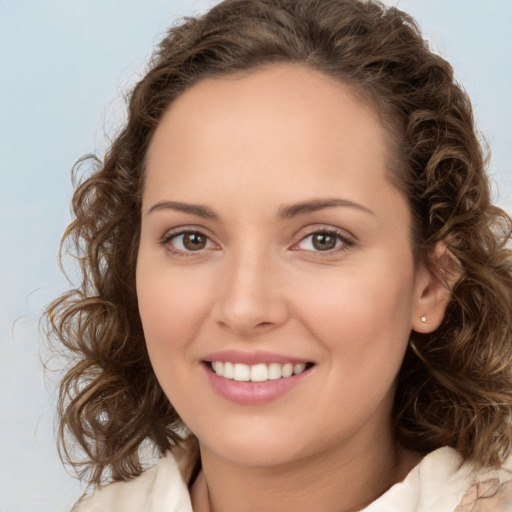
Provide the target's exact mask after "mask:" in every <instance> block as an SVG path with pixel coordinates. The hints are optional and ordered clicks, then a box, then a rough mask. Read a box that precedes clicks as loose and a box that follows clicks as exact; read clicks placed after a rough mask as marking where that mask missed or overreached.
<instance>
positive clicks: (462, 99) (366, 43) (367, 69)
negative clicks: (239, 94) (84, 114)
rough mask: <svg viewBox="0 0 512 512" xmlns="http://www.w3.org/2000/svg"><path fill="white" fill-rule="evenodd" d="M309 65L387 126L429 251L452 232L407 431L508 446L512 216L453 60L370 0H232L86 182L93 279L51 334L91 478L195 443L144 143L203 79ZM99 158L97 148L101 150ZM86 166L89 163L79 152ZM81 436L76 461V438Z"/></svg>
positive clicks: (87, 266) (180, 56) (406, 409)
mask: <svg viewBox="0 0 512 512" xmlns="http://www.w3.org/2000/svg"><path fill="white" fill-rule="evenodd" d="M283 63H286V64H297V65H301V66H306V67H309V68H310V69H313V70H317V71H319V72H321V73H323V74H325V75H327V76H330V77H332V78H334V79H335V80H337V81H338V82H341V83H343V84H345V85H346V86H348V87H349V88H350V89H351V90H352V91H353V92H354V94H356V95H357V97H358V98H360V99H361V100H362V101H365V102H367V103H369V104H370V105H371V106H372V107H373V108H374V109H375V111H376V112H377V113H378V115H379V116H380V119H381V122H382V123H383V126H384V127H385V128H386V130H387V132H388V133H389V135H390V137H389V139H390V161H389V162H388V167H389V168H390V180H391V181H392V182H393V184H395V186H397V188H398V189H399V190H401V191H402V192H403V193H404V195H405V196H406V197H407V198H408V199H409V202H410V206H411V211H412V217H413V226H412V233H411V238H412V242H411V243H412V247H413V251H414V254H415V256H416V259H417V261H418V262H419V263H420V264H422V265H426V266H429V268H431V269H432V270H433V271H436V272H437V275H438V276H439V278H441V279H443V272H444V271H443V269H436V268H435V265H433V263H432V262H431V261H430V258H429V255H431V254H433V251H434V248H435V247H436V245H437V244H438V243H439V242H442V243H444V244H445V245H446V248H447V250H448V251H449V253H450V254H452V255H453V257H454V258H455V260H454V261H456V262H457V265H458V267H457V272H459V274H460V278H459V279H458V281H457V284H456V285H455V286H454V288H453V290H452V300H451V302H450V304H449V307H448V309H447V311H446V315H445V318H444V321H443V323H442V325H441V326H440V328H439V329H437V330H436V331H435V332H434V333H432V334H428V335H420V334H417V333H414V332H413V333H412V334H411V345H410V347H409V349H408V351H407V354H406V356H405V359H404V363H403V365H402V369H401V371H400V374H399V376H398V384H397V392H396V399H395V408H394V425H395V433H396V438H397V441H398V442H399V443H401V444H402V445H403V446H405V447H407V448H410V449H412V450H415V451H419V452H428V451H431V450H433V449H435V448H438V447H440V446H444V445H448V446H452V447H454V448H456V449H457V450H458V451H459V452H460V453H461V454H462V456H463V457H464V459H466V460H473V461H476V462H477V463H479V464H486V465H487V464H488V465H497V464H499V463H500V462H501V461H502V460H503V459H504V458H505V457H506V456H507V455H508V454H509V453H510V451H511V448H512V444H511V443H512V432H511V427H510V425H511V404H512V382H511V376H510V368H511V364H512V348H511V343H510V332H511V330H510V328H511V325H512V297H511V290H512V271H511V268H512V267H511V256H510V251H509V249H508V248H507V246H506V244H507V242H508V240H509V239H510V234H511V221H510V219H509V217H508V216H507V215H506V214H505V213H504V212H503V211H501V210H500V209H498V208H497V207H495V206H493V205H492V204H491V200H490V192H489V185H488V181H487V177H486V174H485V161H484V158H483V151H482V148H481V146H480V143H479V141H478V138H477V135H476V133H475V127H474V122H473V116H472V111H471V105H470V102H469V99H468V98H467V96H466V94H465V93H464V91H463V90H462V89H461V87H460V86H458V85H457V83H456V82H455V80H454V77H453V70H452V68H451V66H450V65H449V64H448V63H447V62H446V61H445V60H443V59H442V58H441V57H439V56H437V55H435V54H434V53H432V52H431V51H430V50H429V48H428V45H427V43H426V42H425V41H424V40H423V38H422V36H421V33H420V31H419V29H418V27H417V26H416V24H415V22H414V21H413V19H412V18H411V17H409V16H408V15H407V14H405V13H403V12H401V11H399V10H397V9H396V8H386V7H384V6H383V5H382V4H381V3H379V2H377V1H372V0H370V1H360V0H322V1H321V2H320V1H318V0H301V1H300V2H298V1H296V0H225V1H224V2H222V3H221V4H219V5H217V6H216V7H214V8H212V9H211V10H210V11H209V12H208V13H206V14H205V15H203V16H200V17H198V18H187V19H185V20H184V21H183V23H182V24H181V25H179V26H176V27H174V28H172V29H171V30H170V31H169V33H168V35H167V37H166V38H165V39H164V40H163V41H162V42H161V44H160V46H159V48H158V50H157V51H156V53H155V55H154V57H153V59H152V61H151V63H150V66H149V70H148V71H147V73H146V75H145V76H144V77H143V78H142V80H141V81H140V82H139V83H138V84H137V85H136V86H135V88H134V90H133V91H132V93H131V95H130V98H129V105H128V120H127V123H126V125H125V127H124V129H123V130H122V132H121V133H120V134H119V136H118V137H117V138H116V140H115V141H114V142H113V144H112V146H111V148H110V150H109V151H108V153H107V154H106V156H105V158H104V159H103V161H101V162H100V161H99V160H97V159H93V158H90V159H89V160H88V161H89V162H90V163H92V164H93V167H94V172H93V173H92V174H91V175H90V176H89V177H88V178H86V179H85V181H83V182H81V183H80V184H78V186H77V188H76V191H75V194H74V197H73V202H72V207H73V215H74V220H73V222H72V223H71V224H70V226H69V227H68V229H67V230H66V232H65V234H64V237H63V244H64V245H63V247H68V248H69V251H70V252H71V253H72V254H74V255H75V256H76V258H77V260H78V262H79V265H80V270H81V275H82V282H81V283H80V284H79V285H78V286H77V287H76V288H75V289H74V290H72V291H70V292H68V293H66V294H64V295H63V296H61V297H60V298H58V299H57V300H56V301H54V302H53V303H52V304H51V305H50V306H49V307H48V309H47V312H46V318H47V320H48V327H49V336H50V337H53V338H54V339H55V340H56V341H58V342H59V343H61V344H62V345H63V347H64V349H65V350H66V351H67V352H68V353H69V354H71V356H72V357H71V360H72V365H71V366H70V369H69V370H68V373H67V374H66V376H65V378H64V380H63V381H62V384H61V387H60V398H59V416H60V440H61V447H62V456H63V458H65V459H67V460H69V461H70V462H71V463H72V464H73V465H74V467H75V468H76V469H77V470H78V471H79V472H81V475H82V476H83V477H87V478H88V479H89V480H90V482H92V483H93V484H99V483H101V482H102V481H103V480H104V479H105V478H106V475H107V473H108V472H110V473H109V475H110V478H113V479H128V478H131V477H133V476H136V475H137V474H139V473H140V472H141V471H142V469H143V464H142V462H141V458H140V448H141V446H142V444H143V442H145V441H149V442H150V443H151V444H152V445H153V446H154V447H155V448H156V450H157V452H158V453H163V452H165V451H166V450H169V449H171V450H172V449H173V447H176V446H178V445H180V444H181V443H182V442H183V437H184V436H183V429H182V425H181V422H180V419H179V417H178V415H177V413H176V411H175V410H174V408H173V407H172V405H171V404H170V403H169V401H168V399H167V398H166V396H165V394H164V393H163V391H162V390H161V388H160V386H159V385H158V382H157V380H156V377H155V375H154V372H153V370H152V368H151V364H150V362H149V357H148V354H147V350H146V346H145V341H144V336H143V332H142V326H141V321H140V317H139V313H138V309H137V297H136V289H135V266H136V258H137V249H138V239H139V231H140V209H141V196H142V188H143V183H144V168H145V156H146V152H147V148H148V146H149V143H150V141H151V138H152V135H153V133H154V131H155V129H156V127H157V126H158V124H159V122H160V120H161V118H162V116H163V114H164V112H165V111H166V109H167V108H168V107H169V105H171V104H172V102H173V101H174V100H175V99H176V98H177V97H178V96H179V95H180V94H181V93H182V92H183V91H184V90H186V89H188V88H190V87H191V86H193V85H194V84H195V83H197V82H198V81H200V80H203V79H205V78H212V77H217V76H225V75H226V74H230V73H235V72H241V71H252V70H256V69H259V68H262V67H265V66H268V65H273V64H283ZM86 161H87V160H86ZM82 163H84V162H81V163H80V165H81V164H82ZM73 443H78V445H79V446H80V447H81V449H82V452H83V457H82V458H81V460H77V459H76V458H75V457H74V454H73V452H72V450H71V449H70V448H68V446H73Z"/></svg>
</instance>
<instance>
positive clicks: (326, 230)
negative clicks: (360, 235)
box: [291, 224, 357, 256]
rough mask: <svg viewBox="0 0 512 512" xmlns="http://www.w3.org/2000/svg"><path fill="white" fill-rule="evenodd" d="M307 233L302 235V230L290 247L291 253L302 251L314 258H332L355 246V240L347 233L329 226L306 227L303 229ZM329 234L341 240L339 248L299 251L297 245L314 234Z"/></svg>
mask: <svg viewBox="0 0 512 512" xmlns="http://www.w3.org/2000/svg"><path fill="white" fill-rule="evenodd" d="M305 229H306V230H307V231H306V232H305V233H304V230H302V233H301V234H300V239H299V240H298V241H297V242H295V243H294V244H293V246H292V247H291V250H293V251H303V252H307V253H311V254H314V255H315V256H332V255H333V254H338V253H340V252H345V251H347V250H349V249H350V248H351V247H353V246H354V245H356V244H357V239H356V237H355V236H353V235H352V234H350V233H348V232H347V231H346V230H344V229H341V228H337V227H335V226H331V225H321V224H320V225H315V226H308V227H307V228H305ZM319 233H323V234H330V235H334V236H336V237H337V238H338V239H339V240H341V242H342V244H341V246H340V247H335V248H333V249H329V250H326V251H320V250H309V249H300V248H299V247H298V245H299V244H300V243H301V242H303V241H304V240H306V239H307V238H309V237H310V236H313V235H315V234H319Z"/></svg>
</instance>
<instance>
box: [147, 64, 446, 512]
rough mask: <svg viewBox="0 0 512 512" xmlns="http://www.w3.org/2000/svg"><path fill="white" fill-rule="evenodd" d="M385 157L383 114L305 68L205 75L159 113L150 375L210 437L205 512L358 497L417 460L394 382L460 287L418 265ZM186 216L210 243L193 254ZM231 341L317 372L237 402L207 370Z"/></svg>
mask: <svg viewBox="0 0 512 512" xmlns="http://www.w3.org/2000/svg"><path fill="white" fill-rule="evenodd" d="M388 157H389V155H388V144H387V134H386V133H385V131H384V129H383V128H382V126H381V124H380V123H379V121H378V117H377V115H376V114H375V112H373V111H372V109H371V108H369V107H368V106H366V105H364V104H362V103H361V102H360V101H359V100H357V99H356V98H355V97H354V96H353V95H352V94H351V93H350V91H349V89H348V88H346V87H345V86H344V85H343V84H340V83H338V82H335V81H333V80H332V79H330V78H327V77H325V76H324V75H322V74H320V73H319V72H316V71H312V70H308V69H305V68H302V67H299V66H293V65H286V66H285V65H275V66H271V67H268V68H266V69H263V70H258V71H254V72H251V73H245V74H237V75H232V76H227V77H221V78H217V79H208V80H203V81H202V82H199V83H198V84H196V85H194V86H193V87H191V88H190V89H189V90H187V91H186V92H185V93H184V94H182V95H181V96H180V97H179V98H178V99H177V100H176V101H175V102H174V103H173V105H172V106H171V107H170V108H169V109H168V111H167V112H166V114H165V115H164V117H163V119H162V121H161V123H160V125H159V126H158V128H157V130H156V132H155V134H154V137H153V139H152V142H151V145H150V147H149V150H148V154H147V176H146V182H145V189H144V194H143V208H142V227H141V240H140V248H139V255H138V263H137V292H138V299H139V308H140V314H141V318H142V323H143V326H144V332H145V336H146V340H147V346H148V350H149V354H150V358H151V361H152V364H153V367H154V370H155V373H156V375H157V377H158V379H159V382H160V384H161V386H162V388H163V390H164V391H165V393H166V395H167V396H168V398H169V400H170V401H171V403H172V404H173V405H174V407H175V408H176V409H177V411H178V413H179V414H180V416H181V418H182V419H183V421H184V422H185V423H186V424H187V426H188V427H189V428H190V429H191V430H192V432H194V434H195V435H196V436H197V438H198V439H199V444H200V450H201V458H202V465H203V471H202V472H201V474H200V476H199V477H198V479H197V480H196V483H195V484H194V486H193V488H192V498H193V503H194V510H196V511H199V512H202V511H214V512H235V511H236V512H252V511H256V510H257V511H261V510H273V511H276V512H279V511H289V510H293V511H294V512H300V511H309V512H310V511H311V510H322V511H324V512H330V511H333V512H334V511H336V512H342V511H350V510H358V509H359V508H361V507H362V506H364V505H365V504H367V503H369V502H371V501H373V500H374V499H375V498H377V497H378V496H379V495H380V494H382V493H383V492H384V491H385V490H386V489H387V488H389V487H390V486H391V485H392V484H394V483H395V482H397V481H399V480H401V479H403V477H404V476H405V475H406V473H407V472H408V471H409V470H410V469H411V468H412V467H413V466H414V464H416V463H417V462H418V460H419V456H418V455H417V454H413V453H409V452H406V451H404V450H401V449H400V448H399V447H397V446H396V444H395V443H394V441H393V433H392V429H391V409H392V402H393V395H394V389H395V380H396V376H397V373H398V371H399V368H400V365H401V362H402V358H403V355H404V352H405V349H406V346H407V343H408V339H409V334H410V332H411V330H413V329H415V330H417V331H419V332H430V331H432V330H434V329H435V328H436V327H437V326H438V325H439V323H440V322H441V320H442V317H443V314H444V309H445V306H446V303H447V300H448V297H449V294H448V293H447V291H446V289H445V288H444V287H443V286H442V285H441V284H440V283H439V281H438V280H437V279H436V278H435V277H434V276H433V275H431V273H429V272H428V271H427V270H426V269H424V268H422V267H418V266H417V265H415V262H414V259H413V255H412V250H411V246H410V238H409V233H410V222H411V215H410V211H409V207H408V203H407V200H406V198H405V197H403V195H402V194H401V193H400V192H399V191H398V190H397V189H396V188H395V187H394V186H393V185H392V184H391V182H390V180H389V179H388V174H389V172H388V170H387V169H386V168H385V163H386V162H389V161H390V159H389V158H388ZM333 198H336V199H341V200H342V202H341V203H339V204H338V205H336V206H333V205H331V206H326V205H324V206H323V207H319V205H318V204H316V207H317V208H316V209H314V211H305V210H308V209H304V208H302V210H301V211H300V213H297V210H298V209H295V210H296V211H295V215H291V213H293V211H292V210H290V209H289V208H288V214H289V215H287V216H284V215H282V214H283V209H284V208H286V207H289V206H290V205H297V204H303V203H308V202H311V201H317V202H318V201H320V202H325V200H330V199H333ZM170 201H173V202H180V203H185V204H188V205H202V206H204V207H207V208H208V211H209V212H210V213H214V216H210V217H205V216H203V215H200V213H201V211H198V210H197V208H196V209H195V210H193V211H190V208H189V209H188V210H189V211H183V208H181V207H180V208H178V209H177V208H176V205H175V204H170V203H169V202H170ZM157 205H158V206H157ZM309 210H312V209H311V208H309ZM203 213H204V212H203ZM280 214H281V215H280ZM183 229H185V230H189V231H194V232H199V233H202V234H203V235H204V236H205V237H207V238H204V239H203V240H207V242H206V244H205V245H204V247H203V248H202V249H200V250H187V248H186V246H184V245H183V236H181V235H180V230H181V231H183ZM326 230H327V231H329V232H335V234H333V235H331V236H334V237H336V238H335V240H336V246H335V248H334V249H330V250H326V251H324V250H318V248H317V247H315V246H314V244H313V243H312V236H311V234H312V233H318V232H320V233H322V232H323V233H325V231H326ZM338 236H339V237H340V238H338ZM423 315H425V316H426V317H427V322H426V323H424V322H422V321H421V317H422V316H423ZM228 349H229V350H232V349H234V350H238V351H246V352H254V351H259V350H263V351H267V352H272V353H278V354H282V355H287V356H291V357H298V358H302V359H305V360H307V361H310V362H313V363H314V367H313V368H312V369H311V370H309V371H308V373H307V375H306V376H305V377H304V378H303V379H302V380H301V381H300V383H299V384H298V385H296V386H295V387H294V388H293V389H291V390H290V391H288V392H287V393H286V394H285V395H283V396H281V397H279V398H278V399H276V400H273V401H271V402H269V403H265V404H259V405H247V404H245V405H240V404H236V403H233V402H231V401H229V400H226V399H225V398H223V397H221V396H220V395H219V394H217V393H216V392H215V391H214V390H213V389H212V387H211V386H210V384H209V382H208V379H207V378H206V373H205V367H204V364H203V360H204V359H205V357H206V356H207V354H209V353H211V352H214V351H222V350H228ZM312 475H313V477H312ZM228 483H229V485H228Z"/></svg>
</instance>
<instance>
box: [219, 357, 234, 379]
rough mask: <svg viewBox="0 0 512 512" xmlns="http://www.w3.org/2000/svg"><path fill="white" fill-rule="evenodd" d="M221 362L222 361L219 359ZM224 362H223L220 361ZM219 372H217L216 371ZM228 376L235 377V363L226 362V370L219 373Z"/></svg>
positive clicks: (227, 377) (228, 377)
mask: <svg viewBox="0 0 512 512" xmlns="http://www.w3.org/2000/svg"><path fill="white" fill-rule="evenodd" d="M218 362H219V363H220V361H218ZM220 364H223V363H220ZM215 373H217V372H215ZM221 374H222V376H223V377H226V379H233V378H234V377H235V371H234V368H233V363H224V370H222V371H221V373H217V375H221Z"/></svg>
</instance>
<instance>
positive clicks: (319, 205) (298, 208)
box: [147, 198, 374, 221]
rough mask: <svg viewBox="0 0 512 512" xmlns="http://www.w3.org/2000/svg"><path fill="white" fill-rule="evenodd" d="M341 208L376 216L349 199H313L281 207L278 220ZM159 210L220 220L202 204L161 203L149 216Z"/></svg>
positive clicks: (156, 204) (150, 211) (153, 208)
mask: <svg viewBox="0 0 512 512" xmlns="http://www.w3.org/2000/svg"><path fill="white" fill-rule="evenodd" d="M339 206H345V207H350V208H356V209H358V210H361V211H363V212H365V213H368V214H370V215H374V213H373V212H372V211H371V210H370V209H369V208H366V206H363V205H361V204H358V203H354V202H353V201H349V200H347V199H338V198H330V199H313V200H310V201H303V202H301V203H297V204H291V205H286V206H281V207H280V208H279V210H278V212H277V218H278V219H279V220H285V219H290V218H292V217H298V216H300V215H307V214H308V213H314V212H317V211H319V210H323V209H325V208H335V207H339ZM158 210H175V211H179V212H183V213H188V214H190V215H196V216H197V217H202V218H203V219H210V220H215V221H218V220H219V216H218V215H217V213H215V211H213V210H212V209H211V208H209V207H208V206H205V205H201V204H191V203H183V202H180V201H159V202H158V203H155V204H154V205H153V206H152V207H151V208H150V209H149V210H148V212H147V214H148V215H149V214H150V213H152V212H154V211H158Z"/></svg>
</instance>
